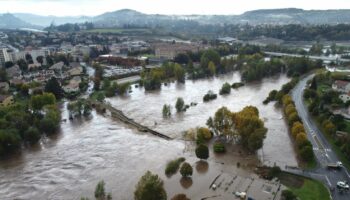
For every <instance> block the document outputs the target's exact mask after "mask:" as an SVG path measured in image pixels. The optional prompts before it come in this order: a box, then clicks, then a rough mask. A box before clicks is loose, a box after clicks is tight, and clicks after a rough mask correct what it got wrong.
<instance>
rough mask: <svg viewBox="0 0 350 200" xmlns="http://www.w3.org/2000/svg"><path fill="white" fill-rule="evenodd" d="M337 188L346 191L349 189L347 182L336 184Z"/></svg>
mask: <svg viewBox="0 0 350 200" xmlns="http://www.w3.org/2000/svg"><path fill="white" fill-rule="evenodd" d="M337 188H339V189H345V190H348V189H349V188H350V187H349V185H348V183H347V182H345V181H338V182H337Z"/></svg>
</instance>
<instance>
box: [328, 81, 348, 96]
mask: <svg viewBox="0 0 350 200" xmlns="http://www.w3.org/2000/svg"><path fill="white" fill-rule="evenodd" d="M332 89H333V90H336V91H338V92H342V93H349V92H350V82H348V81H342V80H336V81H334V83H333V85H332Z"/></svg>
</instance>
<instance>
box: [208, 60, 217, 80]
mask: <svg viewBox="0 0 350 200" xmlns="http://www.w3.org/2000/svg"><path fill="white" fill-rule="evenodd" d="M208 72H209V75H210V76H214V75H215V72H216V66H215V64H214V62H212V61H209V64H208Z"/></svg>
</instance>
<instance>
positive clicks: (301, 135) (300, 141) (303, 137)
mask: <svg viewBox="0 0 350 200" xmlns="http://www.w3.org/2000/svg"><path fill="white" fill-rule="evenodd" d="M295 142H296V143H297V145H298V147H302V146H304V145H305V144H306V143H307V142H308V140H307V136H306V134H305V133H303V132H300V133H298V135H297V137H296V139H295Z"/></svg>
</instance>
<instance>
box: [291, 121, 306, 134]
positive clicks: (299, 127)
mask: <svg viewBox="0 0 350 200" xmlns="http://www.w3.org/2000/svg"><path fill="white" fill-rule="evenodd" d="M300 132H305V129H304V126H303V124H302V123H301V122H299V121H297V122H295V123H294V124H293V126H292V136H293V138H296V137H297V135H298V133H300Z"/></svg>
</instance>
